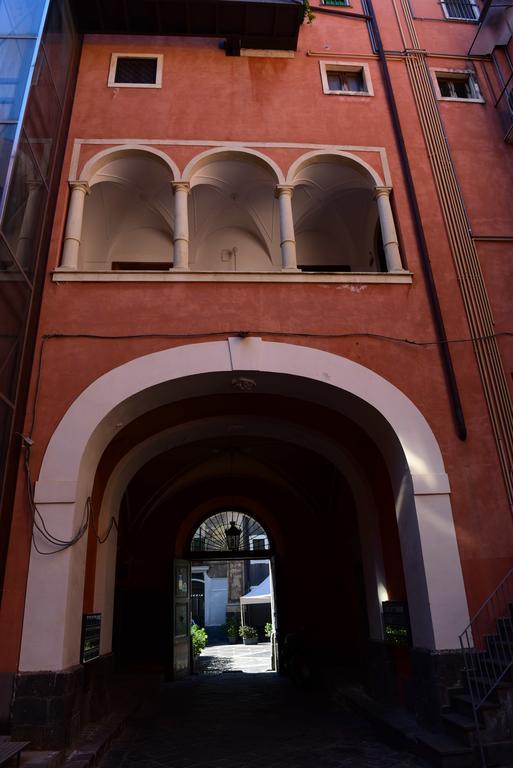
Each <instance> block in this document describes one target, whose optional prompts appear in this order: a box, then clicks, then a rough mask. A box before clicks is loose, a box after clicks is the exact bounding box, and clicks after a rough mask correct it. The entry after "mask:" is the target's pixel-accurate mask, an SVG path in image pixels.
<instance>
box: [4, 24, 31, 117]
mask: <svg viewBox="0 0 513 768" xmlns="http://www.w3.org/2000/svg"><path fill="white" fill-rule="evenodd" d="M33 51H34V41H33V40H10V39H7V38H3V39H0V120H17V119H18V117H19V114H20V109H21V103H22V101H23V94H24V93H25V88H26V85H27V78H28V75H29V70H30V63H31V61H32V53H33Z"/></svg>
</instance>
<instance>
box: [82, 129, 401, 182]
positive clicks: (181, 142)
mask: <svg viewBox="0 0 513 768" xmlns="http://www.w3.org/2000/svg"><path fill="white" fill-rule="evenodd" d="M95 145H96V146H109V147H111V148H114V149H115V148H116V147H119V146H124V147H126V148H132V147H141V146H142V147H152V146H161V147H173V146H175V147H219V148H227V149H239V148H240V147H243V148H245V147H254V148H255V149H257V148H260V149H267V148H277V149H303V150H326V151H328V152H349V153H353V152H366V153H369V152H370V153H375V154H377V155H378V156H379V158H380V163H381V167H382V170H383V176H384V179H385V184H386V185H387V186H392V176H391V172H390V164H389V162H388V156H387V151H386V149H385V147H375V146H364V145H360V144H308V143H305V144H301V143H298V142H277V141H212V140H209V139H149V138H145V139H140V138H139V139H130V138H125V139H123V138H117V139H75V140H74V142H73V152H72V157H71V165H70V175H69V178H70V179H75V178H77V173H78V168H79V164H80V151H81V148H82V146H95ZM175 178H179V176H175Z"/></svg>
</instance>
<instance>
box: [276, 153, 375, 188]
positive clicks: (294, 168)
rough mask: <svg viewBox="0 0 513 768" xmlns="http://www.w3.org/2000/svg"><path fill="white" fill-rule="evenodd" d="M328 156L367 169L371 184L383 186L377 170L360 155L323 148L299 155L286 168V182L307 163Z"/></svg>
mask: <svg viewBox="0 0 513 768" xmlns="http://www.w3.org/2000/svg"><path fill="white" fill-rule="evenodd" d="M330 157H332V158H334V159H337V160H341V159H346V160H349V161H350V162H351V163H354V164H355V165H359V166H361V167H362V168H364V169H365V170H366V171H367V173H368V174H369V176H370V177H371V179H372V182H373V184H374V185H375V186H376V187H383V186H385V184H384V182H383V179H382V178H381V176H380V175H379V174H378V173H377V171H375V170H374V168H373V167H372V166H371V165H369V163H366V162H365V160H362V158H361V157H358V155H355V154H354V153H352V152H347V151H343V150H331V149H323V150H316V151H314V152H306V153H305V154H304V155H301V157H298V159H297V160H295V161H294V162H293V163H292V165H291V166H290V168H289V170H288V173H287V179H286V183H287V184H293V183H294V180H295V178H296V176H297V174H298V173H299V172H300V171H301V170H302V169H303V168H305V167H306V166H307V165H311V164H312V163H315V161H316V160H327V159H329V158H330Z"/></svg>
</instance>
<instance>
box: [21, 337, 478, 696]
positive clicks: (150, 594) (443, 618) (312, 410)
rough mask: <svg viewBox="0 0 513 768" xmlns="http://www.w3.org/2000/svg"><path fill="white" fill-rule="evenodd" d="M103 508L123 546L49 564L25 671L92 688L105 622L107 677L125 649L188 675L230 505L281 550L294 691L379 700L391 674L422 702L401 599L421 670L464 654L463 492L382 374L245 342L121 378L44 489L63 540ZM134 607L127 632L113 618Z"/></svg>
mask: <svg viewBox="0 0 513 768" xmlns="http://www.w3.org/2000/svg"><path fill="white" fill-rule="evenodd" d="M235 456H236V457H237V458H234V457H235ZM56 478H59V479H58V480H56ZM89 497H91V499H92V508H93V512H94V514H93V519H94V520H95V523H96V529H97V530H98V531H99V532H100V538H101V537H102V534H103V532H105V531H106V530H108V529H109V525H110V521H111V519H112V517H113V516H114V517H116V518H117V517H118V516H119V537H118V535H117V533H116V530H115V528H114V527H112V528H111V535H110V536H109V538H108V539H107V540H106V541H105V542H104V543H102V544H99V543H98V542H97V539H96V537H95V536H94V534H93V532H92V528H91V529H90V531H91V535H90V537H89V541H88V547H87V558H86V547H85V546H84V543H85V541H84V540H83V539H82V540H81V542H79V544H78V545H77V546H74V547H72V548H70V549H67V550H66V553H65V554H64V556H59V557H58V558H56V559H55V561H54V565H53V567H52V568H48V566H47V563H48V562H49V561H48V559H47V558H46V557H42V556H41V555H39V554H38V553H37V552H35V551H33V552H32V554H31V561H30V570H29V579H28V589H27V600H26V611H25V621H24V627H23V638H22V648H21V661H20V670H21V671H23V672H24V673H27V674H29V675H30V673H34V674H39V670H41V669H45V670H51V671H50V672H49V673H48V676H49V680H50V678H51V679H52V680H53V676H54V675H55V672H61V671H62V672H63V673H64V672H65V671H67V670H69V669H70V668H72V669H73V670H75V671H73V673H72V674H73V675H75V676H76V678H77V685H80V682H79V672H80V667H79V666H77V665H79V662H80V660H81V657H80V655H79V651H80V636H81V627H82V618H83V615H84V614H86V615H87V614H89V613H91V612H92V613H93V614H101V617H102V618H101V636H100V645H99V648H98V652H99V654H100V656H99V659H98V663H100V662H103V661H108V659H109V658H110V654H111V651H112V647H113V645H112V638H113V635H114V638H115V641H114V646H115V647H116V650H117V652H118V654H119V656H120V658H122V659H125V661H126V662H127V663H132V664H133V663H136V664H137V663H141V661H142V663H143V664H145V665H146V666H148V665H151V664H154V665H155V667H157V668H158V669H163V668H165V667H166V664H167V667H168V669H170V668H172V667H173V665H174V659H173V653H172V648H171V643H170V638H171V637H172V636H173V632H174V626H175V625H176V620H175V619H176V617H173V610H172V600H171V595H172V588H171V586H170V585H171V584H172V583H173V577H174V574H173V563H175V564H176V561H177V560H187V558H188V556H189V555H190V549H189V545H190V540H191V536H192V534H193V532H194V530H196V529H197V527H198V525H199V524H200V523H201V522H202V521H203V520H204V519H205V518H206V517H207V516H208V515H210V514H213V513H214V512H215V511H217V510H219V509H227V510H230V509H241V510H245V511H247V512H248V514H250V515H251V516H252V517H254V518H255V519H256V520H259V521H260V522H261V524H262V525H263V527H264V528H265V530H266V531H268V533H269V536H270V540H272V542H273V546H274V549H275V556H276V570H277V615H278V633H277V634H278V651H279V654H280V658H281V660H282V665H281V669H282V671H284V672H288V673H289V674H290V675H291V676H304V675H305V674H306V676H307V677H311V676H313V675H315V676H316V677H317V678H319V677H320V678H322V677H323V675H324V674H325V670H326V668H327V669H329V670H330V676H331V674H332V672H333V664H334V663H335V662H336V663H338V662H339V661H341V662H342V669H341V670H340V672H341V674H342V675H343V676H345V675H346V674H349V675H351V674H352V675H357V676H358V677H359V679H361V680H364V682H365V679H367V680H368V681H369V683H370V685H371V686H373V685H375V684H378V685H379V684H381V683H382V682H383V680H381V679H380V674H381V670H382V669H383V668H384V665H383V659H385V660H386V661H385V666H386V668H387V669H389V670H390V669H392V670H393V672H392V683H393V686H395V687H396V688H397V687H398V683H399V689H400V690H405V686H404V685H401V684H400V683H401V676H402V677H403V678H405V677H407V676H408V674H409V670H408V665H407V664H400V665H396V664H394V663H393V659H392V664H390V652H389V651H390V649H389V648H388V646H386V645H385V644H384V643H383V620H382V604H383V602H389V600H388V599H392V600H395V601H398V602H400V603H401V604H403V605H404V599H405V598H407V600H408V607H409V616H410V620H411V645H412V648H409V649H406V650H405V658H406V660H407V659H408V658H409V657H410V656H411V655H413V654H414V653H416V654H417V656H418V655H419V654H421V655H427V656H428V657H429V658H431V655H436V654H437V651H438V650H446V649H455V648H456V645H457V635H458V631H459V629H460V628H461V626H465V623H466V622H467V619H468V611H467V605H466V599H465V594H464V589H463V580H462V574H461V567H460V562H459V559H458V554H457V546H456V536H455V530H454V523H453V520H452V514H451V507H450V498H449V486H448V479H447V475H446V474H445V471H444V465H443V461H442V456H441V452H440V449H439V447H438V444H437V442H436V440H435V438H434V435H433V433H432V432H431V430H430V428H429V426H428V424H427V422H426V420H425V419H424V418H423V416H422V414H421V413H420V412H419V411H418V409H417V408H416V407H415V406H414V404H413V403H412V402H411V401H410V400H409V399H408V398H407V397H406V396H405V395H404V394H403V393H402V392H400V391H399V390H398V389H397V388H396V387H394V386H392V385H391V384H390V383H389V382H387V381H385V380H384V379H383V378H382V377H380V376H378V375H376V374H375V373H373V372H372V371H370V370H369V369H366V368H363V367H362V366H360V365H358V364H356V363H353V362H351V361H349V360H347V359H345V358H341V357H339V356H336V355H332V354H329V353H326V352H323V351H321V350H316V349H311V348H307V347H303V346H299V345H298V346H296V345H290V344H279V343H274V342H266V341H262V340H261V339H258V338H237V339H233V338H230V339H227V340H224V341H220V342H209V343H201V344H191V345H185V346H180V347H176V348H171V349H167V350H163V351H161V352H156V353H153V354H151V355H146V356H143V357H140V358H136V359H134V360H132V361H130V362H129V363H127V364H125V365H122V366H120V367H119V368H116V369H113V370H112V371H110V372H108V373H107V374H105V375H104V376H102V377H101V378H100V379H98V380H97V381H95V382H93V383H92V384H91V385H90V386H89V387H88V388H87V389H86V390H85V391H84V392H83V393H82V394H81V395H80V397H78V398H77V400H76V401H75V402H74V403H73V404H72V405H71V407H70V408H69V410H68V411H67V413H66V414H65V415H64V417H63V419H62V420H61V422H60V424H59V426H58V428H57V429H56V431H55V433H54V436H53V437H52V439H51V441H50V443H49V445H48V448H47V451H46V454H45V457H44V460H43V464H42V467H41V472H40V476H39V480H38V483H37V487H36V503H37V504H38V506H39V510H40V512H41V513H42V514H44V516H45V520H46V523H47V524H48V525H49V526H51V528H52V530H53V531H54V532H55V534H56V535H59V536H60V537H61V538H62V539H64V538H65V537H69V536H70V535H71V533H72V532H73V530H75V528H76V526H77V525H78V524H79V523H80V520H81V519H82V515H83V510H84V506H85V505H86V506H87V504H88V499H89ZM36 535H37V534H36ZM86 561H87V563H86ZM441 563H442V564H443V568H442V567H441V565H440V564H441ZM307 570H308V571H309V572H310V573H312V574H313V576H312V578H310V579H309V578H307V576H306V575H305V574H306V573H307ZM116 571H117V574H116ZM362 572H363V578H362V576H361V574H362ZM116 575H117V579H116ZM116 582H117V583H116ZM298 582H300V583H299V586H298ZM362 584H363V589H362ZM116 591H117V595H118V598H117V599H116V601H115V600H114V596H115V593H116ZM123 592H125V594H130V600H128V601H127V600H125V604H126V603H129V611H128V619H126V617H127V614H125V619H120V618H119V616H120V614H119V611H116V614H114V603H115V602H116V605H117V606H118V605H119V595H121V594H122V593H123ZM50 595H51V599H50V598H49V596H50ZM387 598H388V599H387ZM134 605H139V607H140V609H141V610H140V613H139V614H137V615H136V613H134V611H133V606H134ZM124 620H127V621H128V625H129V628H130V626H131V628H132V629H133V635H132V639H133V638H135V637H139V640H140V643H139V644H138V645H137V644H136V643H134V642H129V640H130V638H129V635H130V633H129V632H124V633H121V634H123V635H124V637H123V640H122V641H121V644H120V645H117V643H118V637H119V634H120V633H119V629H116V628H119V626H120V623H119V622H120V621H124ZM180 621H181V622H182V624H183V625H184V626H186V625H187V614H186V612H185V613H182V614H181V618H180ZM130 622H131V624H130ZM121 626H122V625H121ZM332 627H334V629H331V628H332ZM113 628H114V632H113ZM143 630H144V631H143ZM408 634H409V633H408ZM36 638H37V641H36ZM127 638H128V639H127ZM330 648H331V649H332V650H331V651H330ZM319 649H320V650H319ZM333 649H335V651H333ZM341 649H342V650H343V651H344V652H341ZM393 655H394V654H392V656H393ZM363 657H365V658H363ZM369 658H370V661H368V659H369ZM372 659H374V662H373V661H372ZM319 660H320V661H321V662H322V663H319ZM334 660H335V662H334ZM91 663H95V662H91ZM344 666H345V668H344ZM90 669H92V667H91V668H90ZM182 669H183V670H185V666H184V667H183V668H182ZM91 674H92V673H91ZM389 677H390V676H389ZM384 682H385V684H386V683H387V681H384ZM388 682H390V679H389V680H388ZM403 682H404V680H403ZM51 685H52V686H53V683H51ZM52 690H53V688H52ZM52 695H53V694H52ZM77 702H79V703H80V697H77Z"/></svg>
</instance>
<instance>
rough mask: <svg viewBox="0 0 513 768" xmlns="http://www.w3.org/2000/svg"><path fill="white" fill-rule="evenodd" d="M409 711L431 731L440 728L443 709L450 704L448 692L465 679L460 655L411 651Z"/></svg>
mask: <svg viewBox="0 0 513 768" xmlns="http://www.w3.org/2000/svg"><path fill="white" fill-rule="evenodd" d="M410 658H411V680H410V684H409V690H408V702H407V704H408V708H409V709H411V710H412V712H414V713H415V716H416V718H417V720H418V722H419V723H420V724H421V725H425V726H426V727H428V728H436V727H437V726H439V725H440V715H441V707H442V706H443V705H444V704H448V703H449V698H448V696H447V688H449V687H450V686H453V685H456V684H457V683H458V682H460V680H461V679H462V675H463V671H462V670H463V658H462V655H461V651H457V650H454V651H452V650H451V651H428V650H425V649H423V648H412V649H411V651H410Z"/></svg>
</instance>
